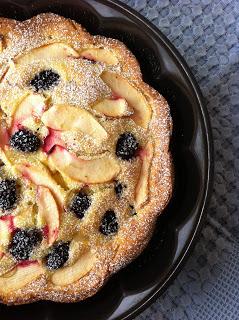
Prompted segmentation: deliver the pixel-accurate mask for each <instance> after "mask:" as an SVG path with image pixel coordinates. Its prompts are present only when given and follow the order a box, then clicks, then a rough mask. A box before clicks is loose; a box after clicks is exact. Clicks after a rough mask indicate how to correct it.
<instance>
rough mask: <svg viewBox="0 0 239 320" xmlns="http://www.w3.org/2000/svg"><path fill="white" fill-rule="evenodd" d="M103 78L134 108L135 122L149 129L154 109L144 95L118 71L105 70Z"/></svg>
mask: <svg viewBox="0 0 239 320" xmlns="http://www.w3.org/2000/svg"><path fill="white" fill-rule="evenodd" d="M101 78H102V80H103V81H104V82H105V83H106V84H107V85H108V86H109V87H110V88H111V90H112V91H113V92H114V93H116V94H117V95H118V96H120V97H123V98H125V100H126V101H127V102H128V104H129V106H130V107H132V108H133V110H134V114H133V115H132V116H131V118H132V119H133V120H134V122H135V123H136V124H138V125H139V126H141V127H142V128H144V129H147V128H148V124H149V122H150V119H151V115H152V110H151V108H150V106H149V104H148V103H147V100H146V98H145V97H144V95H143V94H142V93H141V92H140V91H139V90H137V89H136V88H135V87H133V85H131V84H130V83H129V81H127V80H126V79H124V78H123V77H121V76H120V75H119V74H117V73H114V72H109V71H104V72H103V73H102V75H101Z"/></svg>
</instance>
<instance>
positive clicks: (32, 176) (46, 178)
mask: <svg viewBox="0 0 239 320" xmlns="http://www.w3.org/2000/svg"><path fill="white" fill-rule="evenodd" d="M14 168H15V170H17V171H18V172H20V174H21V175H22V176H23V177H24V178H25V179H27V180H30V181H31V182H33V183H34V184H35V185H37V186H43V187H46V188H49V189H50V190H51V192H52V194H53V195H54V197H55V199H56V200H57V202H58V204H59V205H60V206H61V207H63V203H64V199H65V195H64V190H63V189H62V188H61V187H60V186H59V185H58V184H57V183H56V181H55V180H54V179H53V178H52V176H51V174H50V173H49V171H48V170H47V169H46V168H45V167H44V166H43V165H42V166H33V165H30V164H18V165H15V167H14Z"/></svg>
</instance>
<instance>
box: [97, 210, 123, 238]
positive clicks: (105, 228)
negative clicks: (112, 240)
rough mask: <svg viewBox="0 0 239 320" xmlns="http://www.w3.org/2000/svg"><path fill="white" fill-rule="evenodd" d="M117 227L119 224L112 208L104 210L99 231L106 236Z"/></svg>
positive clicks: (112, 232)
mask: <svg viewBox="0 0 239 320" xmlns="http://www.w3.org/2000/svg"><path fill="white" fill-rule="evenodd" d="M118 229H119V225H118V221H117V217H116V214H115V212H114V211H113V210H108V211H106V213H105V214H104V216H103V219H102V221H101V225H100V232H101V233H103V234H104V235H105V236H108V235H110V234H114V233H116V232H117V231H118Z"/></svg>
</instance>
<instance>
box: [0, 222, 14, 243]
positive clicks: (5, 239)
mask: <svg viewBox="0 0 239 320" xmlns="http://www.w3.org/2000/svg"><path fill="white" fill-rule="evenodd" d="M12 229H13V217H12V216H4V217H1V218H0V244H1V245H7V244H8V243H9V240H10V236H11V232H12Z"/></svg>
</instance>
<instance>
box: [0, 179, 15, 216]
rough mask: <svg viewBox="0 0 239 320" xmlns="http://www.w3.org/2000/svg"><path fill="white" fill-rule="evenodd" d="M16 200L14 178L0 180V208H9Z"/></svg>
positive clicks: (13, 205) (11, 207)
mask: <svg viewBox="0 0 239 320" xmlns="http://www.w3.org/2000/svg"><path fill="white" fill-rule="evenodd" d="M16 202H17V186H16V181H15V180H8V179H5V180H2V181H1V182H0V209H2V210H3V211H5V210H11V209H13V208H14V207H15V204H16Z"/></svg>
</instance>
